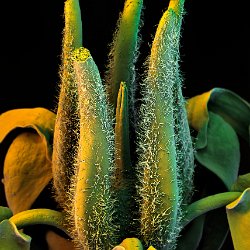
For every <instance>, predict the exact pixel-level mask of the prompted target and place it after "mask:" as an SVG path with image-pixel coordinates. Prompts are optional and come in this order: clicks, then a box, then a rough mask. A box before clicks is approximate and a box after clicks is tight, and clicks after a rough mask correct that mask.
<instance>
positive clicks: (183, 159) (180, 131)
mask: <svg viewBox="0 0 250 250" xmlns="http://www.w3.org/2000/svg"><path fill="white" fill-rule="evenodd" d="M183 5H184V1H183V0H177V1H170V3H169V9H173V11H174V13H175V14H176V15H177V16H176V17H175V20H174V21H173V22H175V24H174V25H175V28H174V29H175V30H174V31H173V37H172V39H173V49H172V53H173V55H172V56H173V57H172V59H173V65H172V66H173V73H175V74H176V75H175V80H174V85H173V102H174V105H175V108H174V119H175V126H174V127H175V145H176V151H177V166H178V168H179V180H180V181H181V182H182V185H183V187H184V188H183V189H182V190H181V191H182V202H183V204H184V205H187V204H188V203H189V201H190V199H191V197H192V194H193V173H194V152H193V143H192V139H191V135H190V129H189V124H188V119H187V111H186V100H185V99H184V97H183V95H182V77H181V75H180V70H179V63H178V62H179V59H180V58H179V57H180V56H179V40H180V30H181V23H182V15H183ZM173 76H174V75H173Z"/></svg>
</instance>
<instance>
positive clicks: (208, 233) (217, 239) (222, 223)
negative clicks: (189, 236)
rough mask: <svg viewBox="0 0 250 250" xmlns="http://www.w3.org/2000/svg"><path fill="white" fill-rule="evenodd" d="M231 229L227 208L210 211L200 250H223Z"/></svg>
mask: <svg viewBox="0 0 250 250" xmlns="http://www.w3.org/2000/svg"><path fill="white" fill-rule="evenodd" d="M228 232H229V227H228V222H227V215H226V213H225V208H224V207H221V208H219V209H216V210H213V211H210V212H209V213H207V215H206V220H205V224H204V230H203V235H202V240H201V244H200V246H199V249H200V250H210V249H221V247H222V245H223V244H224V242H225V239H226V237H227V235H228Z"/></svg>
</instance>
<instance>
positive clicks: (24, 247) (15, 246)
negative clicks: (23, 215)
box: [0, 220, 31, 250]
mask: <svg viewBox="0 0 250 250" xmlns="http://www.w3.org/2000/svg"><path fill="white" fill-rule="evenodd" d="M30 242H31V238H30V236H28V235H26V234H23V233H20V232H19V231H18V230H17V227H16V226H15V224H14V223H13V222H10V221H9V220H3V221H2V222H1V223H0V250H6V249H10V250H29V249H30Z"/></svg>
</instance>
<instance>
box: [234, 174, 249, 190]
mask: <svg viewBox="0 0 250 250" xmlns="http://www.w3.org/2000/svg"><path fill="white" fill-rule="evenodd" d="M247 188H250V173H248V174H244V175H239V176H238V179H237V181H236V182H235V183H234V184H233V186H232V188H231V191H235V192H243V191H244V190H245V189H247Z"/></svg>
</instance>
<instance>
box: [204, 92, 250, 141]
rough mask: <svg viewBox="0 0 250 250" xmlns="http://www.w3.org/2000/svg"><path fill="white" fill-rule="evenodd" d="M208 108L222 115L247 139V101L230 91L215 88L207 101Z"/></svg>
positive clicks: (248, 114) (249, 114) (249, 107)
mask: <svg viewBox="0 0 250 250" xmlns="http://www.w3.org/2000/svg"><path fill="white" fill-rule="evenodd" d="M208 110H209V111H212V112H214V113H217V114H218V115H220V116H221V117H223V119H224V120H225V121H227V122H228V123H229V124H230V125H231V126H232V127H233V128H234V129H235V131H236V132H237V133H238V134H239V135H240V136H242V137H243V138H244V139H245V140H247V141H249V132H248V127H249V124H250V105H249V103H248V102H247V101H245V100H244V99H242V98H241V97H240V96H238V95H237V94H235V93H234V92H232V91H229V90H226V89H221V88H215V89H213V90H212V93H211V96H210V99H209V102H208Z"/></svg>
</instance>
